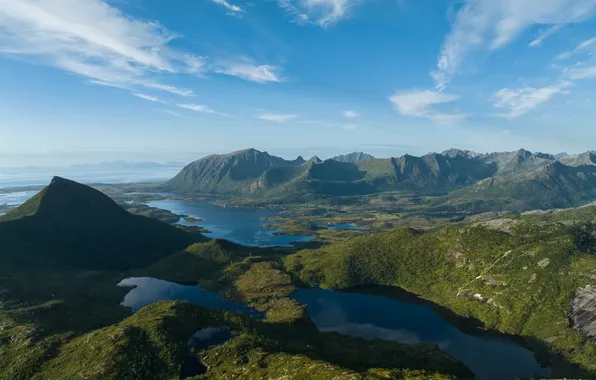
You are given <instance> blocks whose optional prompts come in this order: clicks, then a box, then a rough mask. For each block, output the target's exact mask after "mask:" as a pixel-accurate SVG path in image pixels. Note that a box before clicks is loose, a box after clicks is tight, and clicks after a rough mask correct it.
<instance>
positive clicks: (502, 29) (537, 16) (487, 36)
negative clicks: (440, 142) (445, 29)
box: [431, 0, 596, 89]
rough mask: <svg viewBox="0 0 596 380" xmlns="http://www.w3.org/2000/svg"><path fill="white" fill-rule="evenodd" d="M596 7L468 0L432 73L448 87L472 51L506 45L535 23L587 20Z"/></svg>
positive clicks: (590, 2)
mask: <svg viewBox="0 0 596 380" xmlns="http://www.w3.org/2000/svg"><path fill="white" fill-rule="evenodd" d="M595 11H596V2H595V1H594V0H524V1H518V0H466V1H465V3H464V4H463V5H462V6H461V8H459V10H458V11H457V14H456V16H455V22H454V24H453V26H452V28H451V31H450V32H449V34H448V35H447V36H446V38H445V41H444V43H443V46H442V48H441V53H440V55H439V61H438V64H437V70H436V71H434V72H432V73H431V76H432V77H433V78H434V79H435V81H436V84H437V88H438V89H444V88H445V87H446V86H447V84H448V83H449V82H450V81H451V79H452V78H453V76H454V75H456V74H458V73H459V72H460V70H461V66H462V64H463V63H464V61H465V60H466V59H467V57H468V55H469V54H470V53H472V52H474V51H482V50H484V51H491V50H496V49H499V48H502V47H503V46H505V45H507V44H509V43H511V42H512V41H514V40H515V39H516V38H517V37H519V36H520V35H521V33H522V32H523V31H524V30H526V29H528V28H530V27H532V26H535V25H546V26H549V25H550V26H553V27H554V26H557V25H565V24H570V23H579V22H583V21H586V20H588V19H589V18H590V17H591V16H592V15H593V14H594V12H595ZM555 31H556V30H555ZM552 33H554V31H551V34H552Z"/></svg>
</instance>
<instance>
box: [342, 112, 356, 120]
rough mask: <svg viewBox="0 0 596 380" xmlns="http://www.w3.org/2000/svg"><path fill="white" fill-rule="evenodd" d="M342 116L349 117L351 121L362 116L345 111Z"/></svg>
mask: <svg viewBox="0 0 596 380" xmlns="http://www.w3.org/2000/svg"><path fill="white" fill-rule="evenodd" d="M342 114H343V115H344V117H347V118H349V119H351V118H355V117H359V116H360V114H359V113H358V112H356V111H343V112H342Z"/></svg>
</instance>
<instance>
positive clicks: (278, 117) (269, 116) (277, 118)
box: [257, 113, 298, 123]
mask: <svg viewBox="0 0 596 380" xmlns="http://www.w3.org/2000/svg"><path fill="white" fill-rule="evenodd" d="M297 117H298V115H292V114H279V113H264V114H260V115H257V119H261V120H267V121H273V122H276V123H285V122H287V121H288V120H292V119H295V118H297Z"/></svg>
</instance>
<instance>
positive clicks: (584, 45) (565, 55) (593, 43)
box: [557, 37, 596, 60]
mask: <svg viewBox="0 0 596 380" xmlns="http://www.w3.org/2000/svg"><path fill="white" fill-rule="evenodd" d="M592 46H596V37H593V38H590V39H589V40H586V41H583V42H582V43H580V44H579V45H577V46H576V47H575V49H573V50H572V51H565V52H563V53H561V54H559V55H558V56H557V59H559V60H562V59H568V58H571V57H572V56H573V55H575V54H577V53H580V52H582V51H586V50H588V49H589V48H590V47H592Z"/></svg>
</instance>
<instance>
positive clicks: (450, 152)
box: [441, 148, 479, 159]
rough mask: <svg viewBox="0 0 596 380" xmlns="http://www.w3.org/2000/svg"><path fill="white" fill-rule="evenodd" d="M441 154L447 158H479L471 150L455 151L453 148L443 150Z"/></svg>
mask: <svg viewBox="0 0 596 380" xmlns="http://www.w3.org/2000/svg"><path fill="white" fill-rule="evenodd" d="M441 154H442V155H443V156H445V157H447V158H456V157H460V158H468V159H471V158H475V157H477V156H479V154H478V153H476V152H472V151H471V150H462V149H455V148H451V149H448V150H445V151H443V152H442V153H441Z"/></svg>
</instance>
